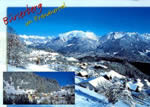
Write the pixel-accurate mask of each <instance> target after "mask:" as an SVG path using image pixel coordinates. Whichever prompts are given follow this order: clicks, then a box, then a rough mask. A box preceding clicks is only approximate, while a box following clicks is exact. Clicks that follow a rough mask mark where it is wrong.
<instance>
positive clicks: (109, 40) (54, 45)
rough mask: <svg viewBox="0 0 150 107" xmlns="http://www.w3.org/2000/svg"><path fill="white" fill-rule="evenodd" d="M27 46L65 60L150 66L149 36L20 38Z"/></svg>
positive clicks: (72, 33)
mask: <svg viewBox="0 0 150 107" xmlns="http://www.w3.org/2000/svg"><path fill="white" fill-rule="evenodd" d="M20 38H21V40H22V41H24V42H25V43H26V45H27V46H29V47H32V48H36V49H44V50H49V49H52V50H54V51H56V52H59V53H62V54H64V55H66V56H73V57H81V56H87V55H88V56H89V55H96V56H105V57H117V58H122V59H127V60H129V61H138V62H150V34H148V33H144V34H140V33H137V32H110V33H108V34H106V35H101V36H98V35H96V34H94V33H93V32H84V31H78V30H75V31H70V32H66V33H62V34H59V35H58V36H53V37H38V36H22V35H20Z"/></svg>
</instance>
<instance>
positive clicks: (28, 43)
mask: <svg viewBox="0 0 150 107" xmlns="http://www.w3.org/2000/svg"><path fill="white" fill-rule="evenodd" d="M24 42H25V44H26V45H31V44H33V43H32V42H30V41H26V40H24Z"/></svg>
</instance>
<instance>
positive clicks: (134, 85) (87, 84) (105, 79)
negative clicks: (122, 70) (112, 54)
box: [77, 65, 144, 92]
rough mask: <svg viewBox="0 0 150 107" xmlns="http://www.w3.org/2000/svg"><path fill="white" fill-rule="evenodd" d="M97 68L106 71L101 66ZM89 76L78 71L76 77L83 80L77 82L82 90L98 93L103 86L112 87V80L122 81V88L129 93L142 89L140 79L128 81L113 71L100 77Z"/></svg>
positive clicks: (104, 67) (85, 72)
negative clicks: (86, 89)
mask: <svg viewBox="0 0 150 107" xmlns="http://www.w3.org/2000/svg"><path fill="white" fill-rule="evenodd" d="M96 67H97V68H101V69H107V67H106V66H103V65H97V66H96ZM89 75H90V74H89V73H88V72H87V71H85V70H83V71H79V72H78V73H77V76H79V77H81V78H84V80H83V81H81V82H79V83H78V85H80V86H82V87H84V88H88V89H89V90H94V91H96V92H97V91H98V90H99V89H100V88H101V87H105V86H111V85H113V82H112V81H113V80H115V79H118V80H120V81H122V80H124V82H125V83H124V85H125V86H124V87H126V88H127V89H129V90H130V91H136V92H140V91H142V88H143V86H144V85H143V83H142V82H141V80H140V79H137V81H136V82H135V81H133V82H132V81H128V80H127V79H126V77H125V76H123V75H121V74H119V73H117V72H116V71H114V70H110V71H109V72H105V73H103V74H102V75H99V76H97V77H92V78H91V77H90V76H89Z"/></svg>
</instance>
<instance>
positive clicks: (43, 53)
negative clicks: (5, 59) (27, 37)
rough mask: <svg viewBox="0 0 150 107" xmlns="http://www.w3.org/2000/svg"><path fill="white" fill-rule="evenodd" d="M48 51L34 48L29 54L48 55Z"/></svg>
mask: <svg viewBox="0 0 150 107" xmlns="http://www.w3.org/2000/svg"><path fill="white" fill-rule="evenodd" d="M48 54H49V52H46V51H43V50H34V51H32V52H31V53H30V55H31V56H37V55H48Z"/></svg>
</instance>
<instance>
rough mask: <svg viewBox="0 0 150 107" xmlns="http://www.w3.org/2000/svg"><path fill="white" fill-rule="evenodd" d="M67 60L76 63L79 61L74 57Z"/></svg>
mask: <svg viewBox="0 0 150 107" xmlns="http://www.w3.org/2000/svg"><path fill="white" fill-rule="evenodd" d="M66 59H67V61H75V62H77V61H78V60H77V59H75V58H73V57H66Z"/></svg>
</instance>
